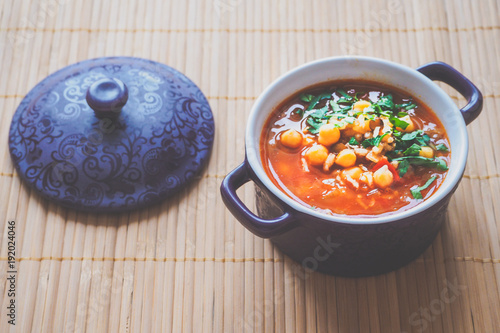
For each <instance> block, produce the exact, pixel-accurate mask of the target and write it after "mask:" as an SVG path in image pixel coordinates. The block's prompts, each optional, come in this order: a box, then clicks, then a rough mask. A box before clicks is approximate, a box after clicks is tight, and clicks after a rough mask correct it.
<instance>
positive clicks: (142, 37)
mask: <svg viewBox="0 0 500 333" xmlns="http://www.w3.org/2000/svg"><path fill="white" fill-rule="evenodd" d="M353 54H358V55H368V56H374V57H379V58H384V59H388V60H392V61H396V62H399V63H402V64H405V65H408V66H410V67H413V68H415V67H418V66H420V65H422V64H425V63H428V62H431V61H434V60H441V61H444V62H447V63H449V64H450V65H452V66H454V67H455V68H457V69H458V70H459V71H461V72H462V73H464V74H465V75H466V76H467V77H468V78H470V79H471V80H472V81H473V82H475V83H476V84H477V85H478V87H480V89H481V90H482V92H483V94H484V97H485V99H484V110H483V113H482V114H481V116H480V117H479V118H478V119H477V120H476V121H474V122H473V123H472V124H471V125H469V126H468V133H469V137H470V148H469V157H468V165H467V169H466V171H465V176H464V179H463V180H462V182H461V184H460V186H459V188H458V190H457V191H456V193H455V195H454V196H453V198H452V201H451V204H450V207H449V212H448V218H447V221H446V223H445V225H444V227H443V228H442V230H441V232H440V233H439V235H438V237H437V238H436V240H435V241H434V242H433V244H432V246H431V247H429V249H427V251H426V252H425V253H424V254H423V255H422V256H420V257H419V258H418V259H417V260H416V261H414V262H412V263H410V264H409V265H407V266H405V267H404V268H402V269H399V270H397V271H395V272H391V273H388V274H385V275H380V276H375V277H369V278H361V279H347V278H340V277H333V276H327V275H322V274H319V273H314V272H312V273H307V272H305V271H304V270H303V269H302V268H301V267H300V266H299V265H298V264H296V263H294V262H293V261H292V260H290V259H289V258H287V257H286V256H284V255H283V254H282V253H281V252H280V251H279V250H277V249H276V248H275V247H274V246H273V245H272V244H271V243H270V242H269V241H268V240H263V239H260V238H258V237H256V236H254V235H253V234H251V233H250V232H248V231H247V230H246V229H244V228H243V227H242V226H241V225H240V224H239V223H238V222H237V221H236V220H235V218H234V217H233V216H231V214H230V213H229V212H228V211H227V210H226V208H225V207H224V205H223V203H222V201H221V198H220V195H219V186H220V183H221V181H222V179H223V177H224V175H225V174H227V173H228V172H229V171H230V170H232V169H233V168H235V167H236V166H237V165H238V164H239V163H241V162H242V161H243V157H244V131H245V127H246V119H247V117H248V115H249V110H250V108H251V106H252V104H253V102H254V100H255V98H256V97H257V96H258V95H259V94H260V93H261V92H262V91H263V89H264V88H265V87H266V86H267V85H268V84H270V83H271V82H272V81H273V80H274V79H276V78H277V77H278V76H280V75H281V74H283V73H285V72H286V71H288V70H290V69H292V68H294V67H296V66H298V65H301V64H303V63H305V62H308V61H312V60H315V59H319V58H322V57H328V56H337V55H353ZM111 55H126V56H136V57H143V58H147V59H152V60H155V61H159V62H161V63H165V64H168V65H170V66H172V67H174V68H176V69H178V70H179V71H181V72H183V73H185V74H186V75H187V76H188V77H189V78H191V79H192V80H193V81H194V82H195V83H196V84H197V85H198V86H199V87H200V88H201V89H202V91H203V92H204V93H205V95H206V96H207V98H208V100H209V102H210V105H211V108H212V111H213V113H214V117H215V122H216V135H215V145H214V149H213V152H212V156H211V159H210V162H209V164H208V167H207V168H206V170H205V171H204V172H203V174H202V176H201V177H200V179H198V180H197V181H196V182H195V184H194V185H193V186H190V187H189V188H187V189H186V190H184V191H183V192H182V193H181V195H179V196H177V197H175V198H172V199H170V200H166V201H164V202H162V203H161V204H159V205H156V206H153V207H151V208H148V209H143V210H139V211H134V212H131V213H123V214H118V215H112V214H94V213H81V212H77V211H74V210H71V209H66V208H62V207H60V206H58V205H56V204H54V203H51V202H48V201H47V200H45V199H42V198H41V197H40V196H38V195H37V194H36V193H34V192H32V191H31V190H30V189H29V188H28V187H27V186H26V184H25V183H24V182H22V181H21V180H20V177H19V176H18V175H17V173H16V172H15V171H14V167H13V164H12V162H11V160H10V157H9V151H8V143H7V142H8V134H7V133H8V131H9V126H10V122H11V119H12V115H13V114H14V112H15V110H16V108H17V106H18V105H19V103H20V102H21V100H22V98H23V96H24V95H25V94H26V93H27V92H28V91H29V90H30V89H31V88H32V87H34V86H35V85H36V84H37V83H38V82H39V81H40V80H42V79H43V78H44V77H46V76H47V75H48V74H50V73H52V72H54V71H56V70H58V69H60V68H62V67H64V66H67V65H69V64H72V63H75V62H77V61H80V60H84V59H89V58H95V57H101V56H111ZM0 73H1V74H0V75H1V77H2V80H0V112H1V114H2V117H1V119H0V125H1V134H2V135H1V136H0V154H1V156H3V159H2V160H1V162H0V188H2V191H0V215H1V216H2V218H1V219H0V231H1V235H2V237H1V238H0V282H1V283H0V301H1V302H0V304H1V308H0V332H151V331H153V332H342V333H344V332H363V333H364V332H383V333H386V332H389V333H392V332H437V333H440V332H445V333H447V332H453V333H454V332H485V333H494V332H500V242H499V238H500V158H499V156H500V139H499V135H498V130H499V128H500V114H499V112H498V111H499V109H500V93H499V92H500V2H499V1H495V0H478V1H473V0H439V1H431V0H421V1H417V0H389V1H382V0H375V1H368V0H352V1H340V0H339V1H327V0H312V1H306V0H290V1H286V0H270V1H264V0H256V1H252V0H210V1H202V0H189V1H161V0H143V1H139V0H111V1H98V0H86V1H83V0H74V1H73V0H40V1H36V0H19V1H17V0H16V1H14V0H2V1H0ZM443 88H444V89H445V90H446V91H447V92H448V93H449V94H450V96H451V97H452V98H454V99H455V100H456V102H457V103H458V104H459V105H463V99H462V98H461V97H459V96H458V94H457V93H456V92H455V91H453V90H451V89H449V88H446V87H444V86H443ZM241 196H242V197H243V198H244V200H245V202H246V203H247V204H248V205H250V206H251V205H253V204H254V192H253V187H252V186H251V185H249V186H245V188H244V189H243V190H242V191H241ZM9 221H13V222H11V223H9ZM12 225H14V227H12ZM11 230H14V233H15V261H14V262H13V266H12V267H11V266H10V264H9V246H8V245H9V235H12V231H11ZM9 231H11V233H10V234H9ZM11 268H13V269H14V270H15V271H16V273H15V274H13V275H14V276H13V277H12V274H11V273H8V272H9V271H10V270H11ZM11 282H12V283H11ZM12 291H14V294H15V295H14V294H12ZM12 300H13V302H14V310H13V311H11V309H9V308H8V307H9V306H10V304H11V301H12ZM11 308H12V306H11ZM12 313H13V316H12V315H11V314H12ZM12 320H15V325H12V324H10V323H9V321H11V322H12Z"/></svg>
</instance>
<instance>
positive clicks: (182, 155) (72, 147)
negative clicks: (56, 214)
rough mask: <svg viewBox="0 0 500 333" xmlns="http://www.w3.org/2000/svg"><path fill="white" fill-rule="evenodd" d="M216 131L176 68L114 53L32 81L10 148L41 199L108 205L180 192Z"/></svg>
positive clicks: (97, 207)
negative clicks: (109, 56) (34, 84)
mask: <svg viewBox="0 0 500 333" xmlns="http://www.w3.org/2000/svg"><path fill="white" fill-rule="evenodd" d="M89 104H90V105H92V108H91V107H90V106H89ZM213 137H214V120H213V116H212V112H211V110H210V106H209V104H208V102H207V100H206V98H205V96H204V95H203V93H202V92H201V91H200V90H199V88H198V87H197V86H196V85H195V84H194V83H193V82H191V81H190V80H189V79H188V78H187V77H185V76H184V75H183V74H182V73H180V72H178V71H176V70H174V69H172V68H170V67H168V66H166V65H162V64H159V63H156V62H153V61H149V60H145V59H139V58H129V57H111V58H98V59H92V60H87V61H83V62H80V63H77V64H74V65H71V66H68V67H66V68H63V69H61V70H60V71H58V72H55V73H54V74H52V75H50V76H49V77H47V78H46V79H44V80H43V81H41V82H40V83H39V84H38V85H37V86H36V87H35V88H33V90H31V91H30V92H29V93H28V94H27V95H26V97H25V98H24V99H23V101H22V102H21V104H20V105H19V107H18V109H17V111H16V113H15V114H14V117H13V120H12V124H11V128H10V133H9V147H10V153H11V157H12V160H13V162H14V164H15V166H16V169H17V171H18V173H19V174H20V176H21V177H22V178H23V179H24V180H25V181H26V182H27V183H28V184H29V185H30V186H31V187H33V188H34V189H35V190H36V191H37V192H39V193H40V194H41V195H43V196H44V197H47V198H49V199H51V200H54V201H56V202H58V203H60V204H63V205H65V206H68V207H71V208H75V209H82V210H92V211H102V212H112V211H123V210H129V209H135V208H140V207H144V206H146V205H149V204H152V203H155V202H158V201H159V200H161V199H162V198H165V197H168V196H171V195H172V194H174V193H176V192H178V191H179V190H181V189H182V188H183V187H184V186H185V185H186V183H188V182H189V181H190V180H192V179H193V178H194V176H196V175H197V174H198V173H199V172H200V171H201V169H202V168H203V166H204V165H205V163H206V162H207V160H208V157H209V154H210V151H211V148H212V144H213Z"/></svg>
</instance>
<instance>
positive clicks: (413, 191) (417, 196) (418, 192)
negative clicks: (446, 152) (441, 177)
mask: <svg viewBox="0 0 500 333" xmlns="http://www.w3.org/2000/svg"><path fill="white" fill-rule="evenodd" d="M436 178H437V177H436V176H432V177H431V178H429V180H428V181H427V182H426V183H425V184H424V185H422V186H417V187H414V188H411V189H410V192H411V195H413V197H414V198H415V199H423V198H424V197H423V196H422V193H421V191H423V190H425V189H426V188H428V187H429V186H430V185H431V184H432V183H433V182H434V181H435V180H436Z"/></svg>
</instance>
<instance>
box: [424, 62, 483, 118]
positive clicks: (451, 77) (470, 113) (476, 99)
mask: <svg viewBox="0 0 500 333" xmlns="http://www.w3.org/2000/svg"><path fill="white" fill-rule="evenodd" d="M417 71H419V72H420V73H422V74H424V75H425V76H427V77H428V78H429V79H431V80H437V81H442V82H444V83H447V84H449V85H450V86H452V87H453V88H455V89H456V90H457V91H458V92H459V93H460V94H462V96H464V97H465V99H466V100H467V105H466V106H464V107H463V108H462V109H461V110H460V111H461V112H462V116H463V117H464V120H465V123H466V124H467V125H469V124H470V123H471V122H472V121H473V120H474V119H476V118H477V116H479V114H480V113H481V110H482V108H483V95H482V94H481V92H480V91H479V89H478V88H477V87H476V86H475V85H474V83H472V82H471V81H470V80H469V79H468V78H466V77H465V76H463V74H462V73H460V72H459V71H457V70H456V69H455V68H453V67H451V66H450V65H448V64H445V63H444V62H440V61H436V62H431V63H428V64H426V65H423V66H421V67H419V68H417Z"/></svg>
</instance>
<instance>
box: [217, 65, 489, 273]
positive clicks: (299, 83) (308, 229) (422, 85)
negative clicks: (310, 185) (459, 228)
mask: <svg viewBox="0 0 500 333" xmlns="http://www.w3.org/2000/svg"><path fill="white" fill-rule="evenodd" d="M341 80H342V81H347V80H349V81H350V82H355V81H356V80H363V81H370V82H379V83H381V84H383V85H384V86H389V87H394V88H397V89H398V90H401V91H404V92H407V93H408V95H410V96H413V97H415V98H417V99H418V100H420V102H422V103H424V104H425V105H426V106H427V107H428V108H429V109H431V110H432V111H433V112H434V113H435V114H436V116H437V117H438V118H439V119H440V121H441V123H442V124H443V126H444V128H445V130H446V132H447V134H448V138H449V142H450V146H451V147H450V148H451V149H450V150H451V161H450V164H449V170H448V174H447V176H446V178H445V180H444V182H443V183H442V184H441V186H440V187H439V188H438V190H437V191H436V192H435V193H434V194H433V195H432V196H431V197H429V198H427V199H426V200H424V201H422V202H421V203H420V204H418V205H416V206H415V207H413V208H410V209H408V210H403V211H395V212H393V213H390V214H383V215H380V216H378V215H373V216H370V217H367V216H355V215H340V214H325V213H322V212H320V211H316V210H312V209H310V208H308V207H306V206H304V205H302V204H300V203H299V202H297V201H295V200H294V199H292V198H291V197H289V196H288V195H286V194H285V193H284V192H282V190H280V189H279V188H278V187H277V186H276V185H275V184H274V183H273V181H272V180H271V179H270V178H269V176H268V175H267V173H266V171H265V170H264V167H263V161H262V159H261V154H260V139H261V133H262V131H263V129H264V125H265V123H266V121H267V119H268V117H269V116H270V114H271V113H272V112H273V110H275V108H276V107H277V106H278V105H279V104H280V103H281V102H283V101H284V100H286V99H287V98H289V97H290V96H292V95H294V94H295V93H297V92H298V91H301V90H304V89H305V88H307V87H310V86H315V85H318V84H321V83H326V82H335V81H341ZM433 80H436V81H442V82H444V83H447V84H448V85H450V86H451V87H453V88H454V89H456V90H457V91H458V92H459V93H460V94H461V95H463V96H464V97H465V99H466V100H467V105H466V106H465V107H463V108H461V109H459V108H458V107H457V106H456V105H455V103H454V102H453V101H452V99H451V98H450V97H449V96H448V95H447V94H446V93H445V92H444V91H443V90H442V89H441V88H440V87H439V86H438V85H437V84H435V83H434V82H433ZM481 109H482V95H481V93H480V91H479V90H478V89H477V87H476V86H475V85H474V84H473V83H472V82H471V81H469V80H468V79H467V78H466V77H464V76H463V75H462V74H461V73H459V72H458V71H456V70H455V69H453V68H452V67H451V66H449V65H447V64H445V63H442V62H433V63H429V64H426V65H423V66H421V67H419V68H417V69H416V70H415V69H412V68H409V67H406V66H404V65H401V64H398V63H394V62H390V61H386V60H382V59H377V58H369V57H357V56H354V57H353V56H349V57H332V58H325V59H320V60H317V61H314V62H310V63H307V64H305V65H302V66H300V67H297V68H295V69H293V70H291V71H290V72H288V73H286V74H284V75H283V76H281V77H280V78H278V79H277V80H275V81H274V82H273V83H272V84H271V85H270V86H268V87H267V88H266V89H265V90H264V92H263V93H262V94H261V95H260V96H259V98H258V99H257V100H256V102H255V104H254V105H253V108H252V110H251V114H250V117H249V119H248V123H247V128H246V135H245V149H246V154H245V160H244V161H243V163H242V164H241V165H239V166H238V167H237V168H236V169H234V170H233V171H231V172H230V173H229V174H228V175H227V176H226V177H225V178H224V180H223V182H222V185H221V195H222V199H223V201H224V203H225V204H226V206H227V208H228V209H229V210H230V211H231V213H232V214H233V215H234V216H235V217H236V218H237V219H238V220H239V221H240V222H241V223H242V224H243V225H244V226H245V227H246V228H247V229H248V230H250V231H251V232H253V233H254V234H255V235H257V236H260V237H264V238H269V239H270V240H271V241H272V242H273V243H274V244H275V245H276V246H277V247H278V248H279V249H280V250H281V251H282V252H283V253H284V254H286V255H288V256H289V257H291V258H292V259H294V260H296V261H297V262H299V263H301V264H302V266H304V267H305V268H306V269H309V270H314V271H319V272H323V273H326V274H333V275H339V276H348V277H359V276H369V275H377V274H382V273H386V272H389V271H391V270H394V269H397V268H399V267H401V266H403V265H405V264H407V263H409V262H410V261H412V260H414V259H415V258H417V257H418V256H419V255H420V254H421V253H422V252H423V251H424V250H425V249H426V248H427V247H428V246H429V245H430V244H431V243H432V241H433V239H434V238H435V237H436V235H437V233H438V232H439V230H440V227H441V226H442V224H443V222H444V220H445V217H446V210H447V207H448V203H449V201H450V198H451V196H452V194H453V192H454V191H455V190H456V188H457V186H458V184H459V182H460V180H461V178H462V176H463V172H464V169H465V164H466V160H467V151H468V138H467V131H466V125H467V124H469V123H470V122H472V121H473V120H474V119H475V118H476V117H477V116H478V115H479V113H480V112H481ZM249 181H253V182H254V183H255V185H256V186H255V188H256V209H257V212H256V214H254V213H253V212H252V211H251V210H250V209H249V208H248V207H247V206H246V205H245V204H244V203H243V202H242V201H241V200H240V198H239V197H238V195H237V193H236V190H237V189H238V188H239V187H241V186H242V185H244V184H245V183H247V182H249Z"/></svg>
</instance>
